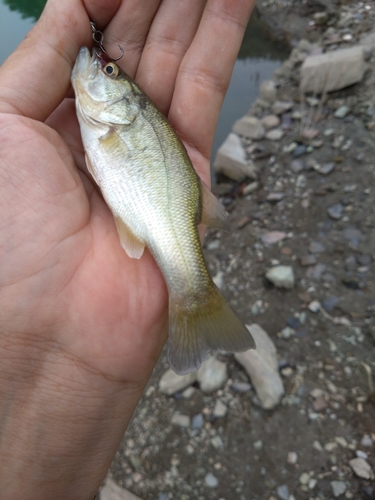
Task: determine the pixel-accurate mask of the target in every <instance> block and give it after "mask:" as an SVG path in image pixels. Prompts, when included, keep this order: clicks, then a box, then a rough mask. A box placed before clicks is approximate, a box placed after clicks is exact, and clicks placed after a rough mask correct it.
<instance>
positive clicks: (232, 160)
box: [213, 134, 257, 182]
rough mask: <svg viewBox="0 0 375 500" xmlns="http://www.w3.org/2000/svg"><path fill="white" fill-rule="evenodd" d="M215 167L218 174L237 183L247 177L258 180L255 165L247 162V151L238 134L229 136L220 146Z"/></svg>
mask: <svg viewBox="0 0 375 500" xmlns="http://www.w3.org/2000/svg"><path fill="white" fill-rule="evenodd" d="M213 167H214V169H215V172H217V173H218V174H219V173H222V174H224V175H226V176H227V177H229V179H232V180H234V181H237V182H241V181H243V180H244V179H245V178H246V177H250V178H251V179H256V176H257V175H256V169H255V167H254V165H252V164H248V163H247V162H246V153H245V150H244V148H243V146H242V142H241V139H240V138H239V137H238V135H236V134H229V135H228V137H227V138H226V139H225V141H224V142H223V144H222V145H221V146H220V148H219V149H218V152H217V154H216V158H215V161H214V163H213Z"/></svg>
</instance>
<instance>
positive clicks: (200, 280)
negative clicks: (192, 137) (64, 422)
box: [72, 47, 254, 374]
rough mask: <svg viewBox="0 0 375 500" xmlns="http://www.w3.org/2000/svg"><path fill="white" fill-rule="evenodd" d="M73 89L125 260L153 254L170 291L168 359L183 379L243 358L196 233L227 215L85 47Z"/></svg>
mask: <svg viewBox="0 0 375 500" xmlns="http://www.w3.org/2000/svg"><path fill="white" fill-rule="evenodd" d="M72 84H73V87H74V91H75V95H76V109H77V116H78V120H79V123H80V127H81V135H82V140H83V145H84V149H85V152H86V163H87V167H88V169H89V171H90V173H91V175H92V177H93V178H94V180H95V181H96V183H97V184H98V185H99V187H100V189H101V192H102V194H103V197H104V199H105V201H106V203H107V205H108V207H109V208H110V209H111V211H112V213H113V216H114V220H115V223H116V226H117V230H118V234H119V237H120V242H121V245H122V247H123V248H124V250H125V251H126V253H127V254H128V255H129V257H132V258H136V259H139V258H141V256H142V254H143V251H144V249H145V247H146V246H147V247H148V249H149V250H150V252H151V253H152V255H153V257H154V258H155V260H156V262H157V264H158V266H159V268H160V270H161V271H162V273H163V276H164V279H165V281H166V284H167V287H168V291H169V346H168V358H169V362H170V365H171V367H172V368H173V370H174V371H175V372H177V373H179V374H184V373H188V372H190V371H193V370H196V369H197V368H198V367H199V366H200V365H201V363H202V362H203V361H204V360H205V359H206V358H207V356H208V355H209V353H210V352H212V351H217V350H223V351H230V352H238V351H246V350H248V349H250V348H252V347H254V342H253V339H252V337H251V335H250V333H249V331H248V330H247V328H246V327H245V326H244V325H243V324H242V322H241V321H240V320H239V319H238V318H237V316H236V315H235V313H234V312H233V311H232V309H231V308H230V306H229V305H228V304H227V302H226V301H225V299H224V297H223V296H222V295H221V293H220V292H219V290H218V288H217V287H216V286H215V284H214V283H213V281H212V279H211V277H210V275H209V273H208V270H207V267H206V264H205V261H204V257H203V253H202V249H201V244H200V240H199V236H198V230H197V226H198V224H206V225H208V226H213V227H216V228H221V229H223V228H226V227H227V219H226V214H225V211H224V209H223V207H222V206H221V204H220V203H219V201H218V200H217V199H216V198H215V196H214V195H213V194H212V193H211V191H210V190H209V189H208V187H207V186H206V185H205V184H204V183H203V182H202V181H201V180H200V178H199V177H198V175H197V174H196V172H195V170H194V168H193V166H192V164H191V161H190V159H189V157H188V154H187V152H186V149H185V147H184V146H183V144H182V142H181V141H180V139H179V138H178V136H177V135H176V133H175V132H174V130H173V129H172V127H171V125H170V124H169V123H168V121H167V120H166V118H165V117H164V116H163V115H162V113H160V111H158V109H157V108H156V107H155V105H154V104H153V103H152V102H151V100H150V99H149V98H148V97H147V96H146V95H145V94H144V92H143V91H142V90H141V89H140V88H139V87H138V86H137V85H136V84H135V82H134V81H133V80H132V79H131V78H130V77H128V76H127V75H126V74H125V73H124V72H122V71H121V70H120V68H119V67H118V65H117V64H116V63H115V62H114V61H111V60H109V58H108V56H107V55H106V54H104V53H103V52H100V51H98V50H97V49H94V51H93V54H92V55H90V51H89V49H88V48H86V47H82V48H81V49H80V51H79V54H78V57H77V59H76V62H75V65H74V68H73V72H72Z"/></svg>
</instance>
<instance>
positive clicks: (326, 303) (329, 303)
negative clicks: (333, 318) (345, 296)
mask: <svg viewBox="0 0 375 500" xmlns="http://www.w3.org/2000/svg"><path fill="white" fill-rule="evenodd" d="M339 302H340V298H339V297H327V298H326V299H324V300H323V302H322V307H323V309H324V310H325V311H327V312H331V311H333V310H334V308H335V307H336V306H337V304H338V303H339Z"/></svg>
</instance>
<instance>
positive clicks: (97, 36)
mask: <svg viewBox="0 0 375 500" xmlns="http://www.w3.org/2000/svg"><path fill="white" fill-rule="evenodd" d="M90 25H91V31H92V39H93V40H94V42H95V43H97V44H98V46H99V49H100V50H101V51H102V52H104V54H107V55H108V52H107V51H106V49H105V48H104V45H103V40H104V34H103V33H102V32H101V31H99V30H98V29H97V28H96V24H95V23H94V22H93V21H90ZM118 46H119V49H120V51H121V55H120V56H119V57H117V58H116V59H112V61H113V62H116V61H119V60H120V59H121V58H122V56H123V55H124V49H123V48H122V47H121V45H120V44H118Z"/></svg>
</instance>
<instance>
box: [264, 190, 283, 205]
mask: <svg viewBox="0 0 375 500" xmlns="http://www.w3.org/2000/svg"><path fill="white" fill-rule="evenodd" d="M284 196H285V193H281V192H271V193H269V194H268V195H267V198H266V200H267V201H270V202H274V203H277V202H278V201H281V200H282V199H283V198H284Z"/></svg>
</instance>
